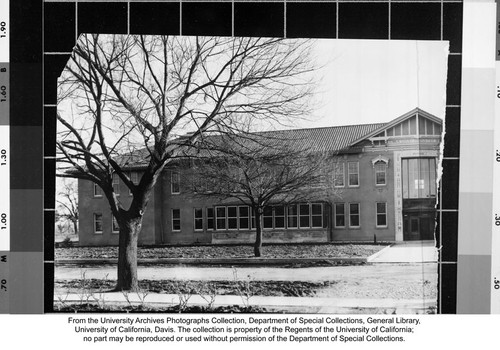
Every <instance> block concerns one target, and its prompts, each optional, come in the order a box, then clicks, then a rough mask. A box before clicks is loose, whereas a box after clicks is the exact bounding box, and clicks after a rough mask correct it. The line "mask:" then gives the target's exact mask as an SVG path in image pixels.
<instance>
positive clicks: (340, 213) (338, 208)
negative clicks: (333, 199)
mask: <svg viewBox="0 0 500 350" xmlns="http://www.w3.org/2000/svg"><path fill="white" fill-rule="evenodd" d="M335 227H345V203H335Z"/></svg>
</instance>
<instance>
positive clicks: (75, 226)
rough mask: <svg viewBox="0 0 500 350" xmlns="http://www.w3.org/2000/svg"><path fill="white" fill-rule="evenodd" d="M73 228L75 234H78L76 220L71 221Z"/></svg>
mask: <svg viewBox="0 0 500 350" xmlns="http://www.w3.org/2000/svg"><path fill="white" fill-rule="evenodd" d="M73 230H74V231H75V235H77V236H78V221H73Z"/></svg>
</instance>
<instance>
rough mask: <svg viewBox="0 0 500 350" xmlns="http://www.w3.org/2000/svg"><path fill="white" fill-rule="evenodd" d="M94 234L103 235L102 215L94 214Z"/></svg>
mask: <svg viewBox="0 0 500 350" xmlns="http://www.w3.org/2000/svg"><path fill="white" fill-rule="evenodd" d="M94 233H95V234H98V235H102V214H97V213H94Z"/></svg>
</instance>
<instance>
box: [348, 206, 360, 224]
mask: <svg viewBox="0 0 500 350" xmlns="http://www.w3.org/2000/svg"><path fill="white" fill-rule="evenodd" d="M349 226H350V227H359V203H350V204H349Z"/></svg>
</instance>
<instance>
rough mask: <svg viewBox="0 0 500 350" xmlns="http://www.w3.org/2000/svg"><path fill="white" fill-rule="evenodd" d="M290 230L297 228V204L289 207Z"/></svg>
mask: <svg viewBox="0 0 500 350" xmlns="http://www.w3.org/2000/svg"><path fill="white" fill-rule="evenodd" d="M287 214H288V228H297V227H298V226H297V223H298V221H297V204H292V205H289V206H288V207H287Z"/></svg>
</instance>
